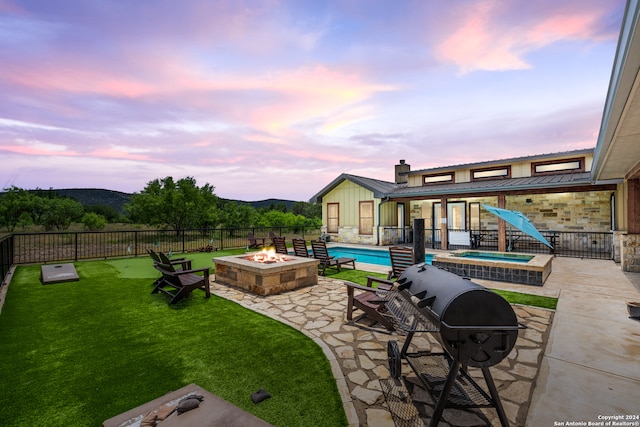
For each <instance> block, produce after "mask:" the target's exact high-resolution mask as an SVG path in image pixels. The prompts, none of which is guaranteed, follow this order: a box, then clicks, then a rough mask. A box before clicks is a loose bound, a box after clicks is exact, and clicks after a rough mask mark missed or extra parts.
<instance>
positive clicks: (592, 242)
mask: <svg viewBox="0 0 640 427" xmlns="http://www.w3.org/2000/svg"><path fill="white" fill-rule="evenodd" d="M401 230H402V231H403V232H404V233H405V235H406V234H407V231H406V230H404V229H398V228H393V227H384V228H383V230H382V235H383V238H382V240H383V241H385V242H386V243H384V244H385V245H395V244H399V245H402V244H408V243H410V242H411V239H410V238H409V239H404V240H403V241H401V240H395V241H394V236H398V235H400V231H401ZM452 232H453V233H468V235H469V239H468V243H467V242H466V241H465V242H464V243H461V242H460V239H453V238H449V239H448V242H449V245H448V248H449V249H451V250H454V249H473V250H479V251H497V250H498V231H497V230H471V231H468V230H467V231H465V230H449V236H451V237H453V236H452V234H453V233H452ZM424 233H425V239H424V242H425V248H430V249H441V248H442V245H441V241H442V239H441V237H440V236H441V234H440V230H430V229H427V230H424ZM540 233H541V234H542V235H543V236H544V237H545V238H546V239H547V241H548V242H549V243H551V245H552V246H553V249H551V248H549V247H548V246H546V245H544V244H543V243H541V242H539V241H538V240H536V239H534V238H533V237H531V236H529V235H528V234H526V233H524V232H522V231H512V230H509V231H508V232H507V242H506V243H507V251H510V252H521V253H534V254H535V253H540V254H553V255H556V256H564V257H573V258H589V259H613V255H614V253H613V233H612V232H586V231H584V232H583V231H541V232H540ZM409 234H413V230H410V231H409ZM457 236H458V237H459V236H460V234H458V235H457Z"/></svg>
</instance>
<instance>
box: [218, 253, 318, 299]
mask: <svg viewBox="0 0 640 427" xmlns="http://www.w3.org/2000/svg"><path fill="white" fill-rule="evenodd" d="M213 263H214V265H215V281H216V282H217V283H221V284H223V285H227V286H233V287H237V288H240V289H244V290H246V291H249V292H251V293H254V294H257V295H262V296H266V295H274V294H279V293H282V292H286V291H291V290H294V289H297V288H301V287H305V286H311V285H316V284H317V283H318V263H319V261H318V260H317V259H315V258H303V257H297V256H293V255H287V256H286V261H283V262H256V261H253V260H251V259H248V258H247V255H239V256H226V257H219V258H213Z"/></svg>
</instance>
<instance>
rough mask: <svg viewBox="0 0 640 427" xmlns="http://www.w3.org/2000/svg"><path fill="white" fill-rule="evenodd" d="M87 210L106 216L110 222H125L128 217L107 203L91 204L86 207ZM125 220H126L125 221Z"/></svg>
mask: <svg viewBox="0 0 640 427" xmlns="http://www.w3.org/2000/svg"><path fill="white" fill-rule="evenodd" d="M84 210H85V212H87V213H88V212H91V213H95V214H97V215H100V216H102V217H104V219H106V220H107V221H108V222H125V221H126V218H124V217H123V216H122V215H120V214H119V213H118V211H116V210H115V209H114V208H112V207H111V206H107V205H91V206H85V207H84ZM123 220H124V221H123Z"/></svg>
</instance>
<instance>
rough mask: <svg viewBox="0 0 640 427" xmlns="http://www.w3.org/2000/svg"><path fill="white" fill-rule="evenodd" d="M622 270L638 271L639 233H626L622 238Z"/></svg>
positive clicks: (639, 253) (639, 259)
mask: <svg viewBox="0 0 640 427" xmlns="http://www.w3.org/2000/svg"><path fill="white" fill-rule="evenodd" d="M621 258H622V259H621V262H622V271H629V272H633V273H640V234H627V235H624V236H623V239H622V257H621Z"/></svg>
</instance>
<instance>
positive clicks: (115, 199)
mask: <svg viewBox="0 0 640 427" xmlns="http://www.w3.org/2000/svg"><path fill="white" fill-rule="evenodd" d="M52 191H53V192H54V193H58V194H59V195H61V196H66V197H70V198H72V199H75V200H77V201H79V202H80V203H82V205H83V206H99V205H102V206H109V207H110V208H113V209H114V210H115V211H116V212H118V213H120V214H124V205H125V203H129V200H130V199H131V194H129V193H122V192H120V191H113V190H103V189H100V188H64V189H61V190H52Z"/></svg>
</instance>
